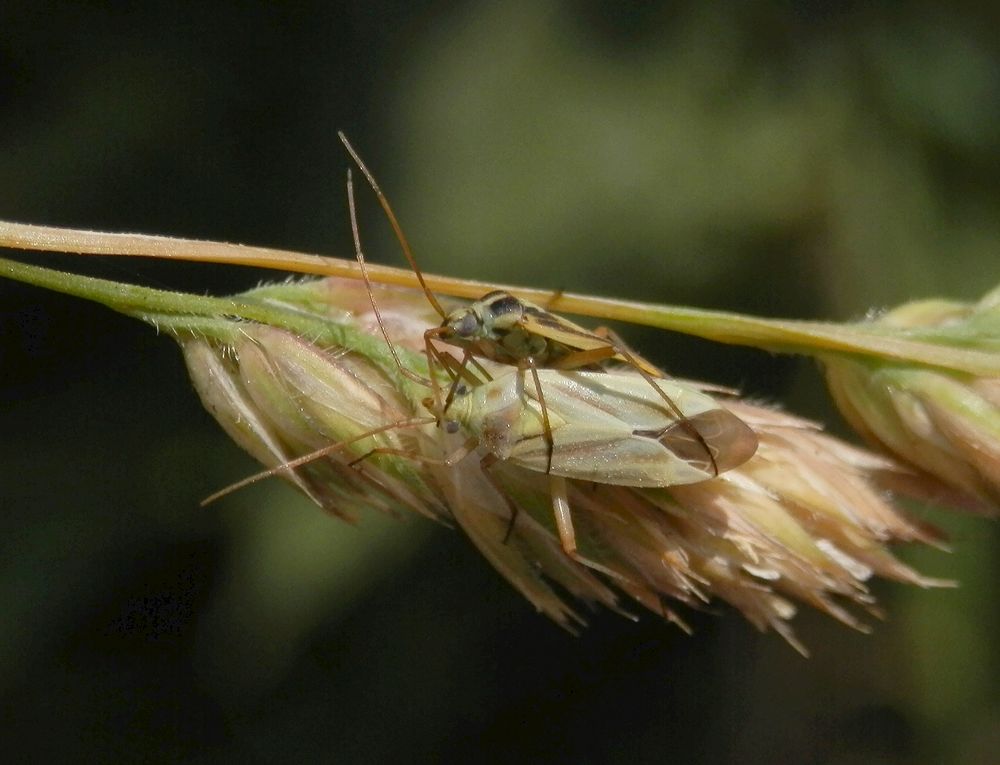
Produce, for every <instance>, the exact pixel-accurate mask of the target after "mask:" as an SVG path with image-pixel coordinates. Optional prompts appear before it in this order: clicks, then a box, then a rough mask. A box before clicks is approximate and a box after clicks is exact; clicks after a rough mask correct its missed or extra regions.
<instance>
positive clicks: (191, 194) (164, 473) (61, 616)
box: [0, 1, 1000, 764]
mask: <svg viewBox="0 0 1000 765" xmlns="http://www.w3.org/2000/svg"><path fill="white" fill-rule="evenodd" d="M983 5H984V6H985V4H983ZM699 8H700V4H694V3H674V4H668V5H658V4H637V5H636V7H635V8H631V9H629V10H624V9H623V6H622V4H620V3H615V2H580V3H568V2H565V3H560V2H527V1H525V2H514V3H500V4H491V3H469V2H449V3H446V2H439V3H405V2H395V3H393V2H369V3H358V4H356V6H350V7H344V6H341V5H339V4H336V3H296V4H294V6H292V5H291V4H290V5H288V6H285V5H282V4H251V3H229V4H212V5H208V4H206V5H203V6H202V5H197V6H192V7H185V6H181V5H179V4H178V5H175V4H163V5H158V4H142V5H141V6H140V5H138V4H137V6H136V7H135V8H128V9H126V8H125V6H124V5H123V6H122V7H121V8H120V9H118V10H109V9H108V8H107V7H105V6H104V4H99V3H65V4H61V3H38V2H30V3H29V2H11V1H8V2H5V3H4V4H3V6H2V10H0V217H2V218H6V219H10V220H17V221H22V222H31V223H40V224H48V225H65V226H77V227H84V228H93V229H104V230H111V231H139V232H145V233H158V234H173V235H178V236H185V237H193V238H206V239H216V240H227V241H238V242H243V243H249V244H265V245H274V246H281V247H286V248H292V249H302V250H307V251H316V252H323V253H329V254H334V255H341V256H344V255H348V256H349V254H350V249H349V248H350V234H349V229H348V228H347V216H346V206H345V199H344V191H343V177H344V171H345V168H346V165H347V159H346V156H345V154H344V152H343V150H342V148H341V147H340V145H339V143H338V142H337V140H336V136H335V132H336V130H337V129H343V130H345V131H346V132H347V133H348V135H350V136H351V137H352V139H353V140H354V142H355V144H356V145H357V146H358V148H359V150H360V151H361V152H362V154H363V156H364V157H365V158H366V159H367V160H368V161H369V163H370V164H371V165H372V167H373V168H374V169H375V171H376V173H377V174H378V176H379V178H380V180H381V182H382V185H383V187H384V188H385V189H386V190H387V191H388V193H389V194H390V197H391V198H392V200H393V202H394V204H395V206H396V208H397V211H398V213H399V215H400V217H401V218H402V220H403V224H404V226H405V227H406V229H407V231H408V233H409V236H410V238H411V241H412V242H413V243H414V246H415V248H416V250H417V254H418V257H419V258H420V259H421V262H422V263H423V264H424V266H425V268H427V270H429V271H437V272H444V273H448V274H452V275H455V276H469V277H474V278H478V279H484V280H498V281H504V282H514V283H524V284H530V285H534V286H546V287H552V288H565V289H572V290H574V291H582V292H594V293H598V294H602V295H608V296H621V297H634V298H642V299H648V300H654V301H657V302H668V303H684V304H695V305H700V306H705V307H716V308H721V309H730V310H740V311H746V312H753V313H757V314H764V315H773V316H793V317H799V318H811V317H816V318H824V319H842V320H843V319H851V318H858V317H860V316H863V315H864V314H865V312H866V311H867V310H869V309H871V308H877V307H881V306H888V305H893V304H896V303H899V302H902V301H905V300H908V299H911V298H915V297H930V296H935V295H941V296H945V297H950V298H957V299H974V298H976V297H977V296H979V295H981V294H982V293H984V292H985V291H986V290H987V289H989V288H990V287H992V286H994V284H995V283H996V281H997V279H998V277H1000V267H998V266H1000V256H998V252H1000V215H998V212H1000V130H998V128H997V126H998V124H1000V57H998V47H1000V37H998V36H997V34H996V29H997V28H998V22H1000V18H998V17H997V16H998V14H997V12H996V11H995V10H994V11H987V10H984V9H981V8H980V4H961V3H959V4H954V5H952V6H951V10H944V9H942V8H937V7H935V4H930V3H927V4H922V3H916V2H909V3H887V4H884V5H880V4H877V3H876V4H869V3H832V2H830V3H823V2H797V3H796V2H792V3H772V4H756V5H755V6H754V9H753V10H749V9H747V10H741V11H727V10H716V11H705V10H699ZM361 199H362V200H363V201H362V205H363V207H364V208H365V209H364V210H363V213H362V214H363V218H364V219H365V226H366V237H367V238H368V240H369V242H370V244H369V246H368V250H369V253H370V255H371V256H372V258H373V259H375V260H380V261H382V262H387V263H393V264H400V263H401V260H402V259H401V256H400V254H399V252H398V250H397V249H396V248H395V246H394V245H393V243H392V240H391V239H390V238H389V237H388V236H387V235H386V231H385V230H384V229H385V227H384V226H383V225H381V224H380V223H379V220H378V213H377V210H376V208H375V204H374V202H373V201H372V199H371V198H370V196H367V195H362V196H361ZM20 257H23V258H25V259H30V260H32V261H37V262H41V263H46V264H50V265H54V266H58V267H63V268H66V269H69V270H74V271H78V272H87V273H97V274H101V275H103V276H107V277H109V278H115V279H120V280H125V281H135V282H142V283H146V284H151V285H154V286H166V287H174V288H179V289H188V290H193V291H197V292H209V293H214V294H223V293H225V292H231V291H236V290H239V289H244V288H247V287H250V286H252V285H254V284H256V283H257V282H258V281H259V280H260V279H261V278H263V277H264V275H263V273H261V272H254V271H249V270H238V269H228V270H226V269H219V268H215V267H211V266H204V265H196V264H179V263H150V262H138V261H129V262H126V261H120V260H114V259H109V260H105V261H98V260H95V259H83V258H74V257H68V256H67V257H60V256H50V255H44V256H43V255H35V254H21V255H20ZM271 278H273V277H271ZM628 338H629V340H630V342H632V343H633V344H634V345H636V346H637V347H639V348H640V349H641V350H642V352H643V353H644V354H645V355H648V356H650V357H651V358H653V359H654V360H657V361H659V362H661V363H663V364H664V365H666V366H667V367H668V368H669V369H670V370H671V371H674V372H676V373H678V374H683V375H688V376H695V377H699V378H706V379H713V380H717V381H719V382H724V383H728V384H738V385H742V386H743V387H744V388H745V389H746V390H748V391H749V392H750V393H752V394H753V395H755V396H758V397H762V398H766V399H769V400H775V401H781V402H782V403H783V404H784V405H786V406H787V407H789V408H790V409H792V410H794V411H796V412H799V413H803V414H806V415H809V416H813V417H818V418H821V419H823V420H825V421H828V422H831V423H832V427H833V428H834V429H837V428H839V427H840V426H839V424H838V420H837V417H836V414H835V413H833V412H832V411H831V410H830V408H829V404H828V403H827V401H826V399H825V397H824V393H823V390H822V386H821V381H820V379H819V375H818V373H817V371H816V370H815V368H814V367H813V366H812V365H811V364H810V363H805V362H800V361H796V360H792V359H781V358H773V357H770V356H767V355H765V354H760V353H756V352H752V351H749V350H742V349H732V348H718V347H713V346H711V345H709V344H706V343H701V342H696V341H692V340H689V339H684V338H679V337H676V336H670V335H665V334H663V333H655V332H645V331H642V330H636V329H634V328H633V329H630V330H628ZM0 435H2V441H0V489H2V491H0V511H2V512H0V614H2V621H0V624H2V625H3V626H2V629H0V700H2V701H0V703H2V710H0V741H2V744H3V751H4V752H5V756H7V757H13V758H14V759H18V760H20V759H27V758H31V759H33V760H35V761H44V760H52V759H55V758H56V757H60V758H72V759H74V760H77V761H84V760H90V761H116V762H131V761H148V762H158V761H185V762H219V761H223V762H224V761H234V760H237V759H238V760H239V761H241V762H330V761H334V762H390V761H391V762H421V761H430V760H433V761H441V762H456V763H458V762H468V761H482V762H492V761H497V762H510V761H514V760H517V759H522V760H527V759H531V760H532V761H541V762H565V761H575V762H581V763H582V762H602V763H605V762H606V763H614V762H623V763H636V762H685V763H715V762H740V763H772V762H787V763H848V762H849V763H852V764H853V763H875V762H879V763H886V762H888V763H940V762H945V763H949V762H952V763H975V762H981V763H990V762H996V761H997V758H998V756H1000V755H997V754H996V752H997V749H998V748H1000V682H998V679H997V678H998V675H1000V673H998V669H1000V667H998V656H1000V653H998V651H997V648H996V646H997V645H998V643H1000V641H998V638H1000V634H998V633H1000V620H998V617H997V614H998V607H997V605H996V600H997V597H996V596H997V587H996V581H997V574H998V573H1000V572H998V570H997V569H998V565H997V556H996V553H995V550H996V547H997V544H996V543H997V538H998V533H997V527H996V525H995V523H993V522H990V521H985V520H978V519H969V518H960V517H957V516H953V515H949V514H948V513H946V512H935V513H931V514H930V517H931V518H933V519H934V521H935V522H938V523H940V524H942V525H944V526H946V527H947V528H949V529H950V530H951V532H952V534H953V540H954V548H955V552H954V554H953V555H951V556H947V555H944V554H941V553H939V552H930V553H929V552H926V551H916V550H902V551H901V554H902V555H903V556H904V557H907V559H908V560H911V561H914V562H915V563H916V564H917V565H918V566H919V567H920V568H921V569H922V570H923V571H925V572H926V573H928V574H930V575H934V576H942V577H956V578H960V579H961V580H962V582H963V586H962V588H961V589H960V590H957V591H931V592H920V591H913V590H910V589H907V588H904V587H903V586H901V585H886V584H882V583H876V584H875V590H876V592H877V594H878V595H879V597H880V599H881V600H882V602H883V603H884V604H885V606H886V609H887V614H888V617H887V620H886V622H885V623H882V624H878V625H877V628H876V630H875V633H874V634H873V635H871V636H862V635H858V634H855V633H851V632H848V631H847V630H846V629H844V628H843V627H841V626H839V625H837V624H834V623H832V622H831V621H829V620H828V619H825V618H822V617H819V616H815V615H813V614H811V613H808V612H804V613H803V614H802V615H801V616H800V617H799V618H797V619H796V626H797V628H798V630H799V631H800V633H801V634H802V637H803V638H804V640H805V641H806V643H807V644H808V645H809V646H810V647H811V648H812V650H813V658H812V659H810V660H804V659H802V658H800V657H799V656H798V655H797V654H795V653H794V652H793V651H792V650H791V649H790V648H788V647H787V646H786V645H785V644H784V643H783V642H782V641H781V640H780V639H779V638H778V637H776V636H774V635H765V636H761V635H758V634H757V633H756V632H755V631H754V630H753V629H752V628H751V627H750V626H749V625H747V624H745V623H744V622H743V621H742V619H741V618H740V617H739V616H738V615H737V614H735V613H734V612H731V611H729V610H728V609H726V608H724V607H721V606H720V607H719V608H718V610H717V612H716V613H713V614H703V615H697V614H696V615H692V617H691V618H692V621H693V623H694V625H695V627H696V633H695V635H694V636H693V637H686V636H684V635H682V634H680V633H679V632H678V631H677V630H675V629H674V628H672V627H669V626H667V625H665V624H662V623H661V622H659V621H658V620H657V619H656V618H653V617H651V616H650V617H644V618H643V619H642V620H641V621H640V622H639V623H637V624H636V623H631V622H628V621H626V620H624V619H622V618H620V617H618V616H615V615H612V614H607V613H595V614H593V615H592V619H591V622H592V623H591V626H590V628H588V629H587V630H586V631H585V632H584V633H583V634H582V635H581V636H580V637H578V638H573V637H570V636H568V635H566V634H564V633H563V632H561V631H560V630H559V629H558V628H556V627H555V626H553V625H552V624H550V623H548V622H547V621H546V620H545V619H544V618H542V617H540V616H538V615H536V614H535V613H534V612H533V611H532V609H531V607H530V606H529V605H528V604H527V603H526V602H524V601H522V600H521V599H520V598H519V596H517V594H516V593H515V592H514V591H513V590H512V589H511V588H510V587H509V586H508V585H507V584H506V583H505V582H504V581H503V580H501V578H500V577H499V576H498V575H497V574H495V573H494V572H493V570H492V569H491V568H490V567H489V565H488V564H487V563H486V562H485V561H483V560H482V559H480V558H479V556H478V555H477V554H476V553H475V551H474V550H473V549H472V547H471V546H470V545H469V544H468V543H467V542H466V541H465V540H464V539H463V538H462V537H461V535H460V534H458V533H456V532H453V531H448V530H446V529H443V528H439V527H435V526H433V525H432V524H430V523H428V522H426V521H422V520H420V519H417V518H413V519H406V521H405V522H398V521H394V520H391V519H385V518H381V517H375V516H374V515H373V516H372V517H370V518H366V519H364V521H363V523H362V524H361V525H360V526H358V527H350V526H347V525H345V524H342V523H339V522H336V521H334V520H331V519H329V518H327V517H326V516H324V515H322V514H321V513H320V512H319V511H317V510H316V509H315V508H313V507H311V506H309V505H308V504H307V503H306V502H305V501H304V500H301V499H299V498H298V496H297V495H295V494H294V493H293V492H292V491H291V490H290V489H287V488H285V487H284V486H283V485H277V484H274V485H271V484H268V485H260V486H257V487H254V488H252V489H250V490H247V491H244V492H242V493H239V494H237V495H234V496H233V497H231V498H229V499H228V500H227V501H226V502H225V503H224V504H221V505H219V506H216V507H212V508H210V509H207V510H203V509H200V508H199V506H198V502H199V500H200V499H201V498H202V497H204V496H206V495H207V494H209V493H211V492H212V491H214V490H215V489H218V488H219V487H220V486H223V485H225V484H227V483H228V482H230V481H233V480H235V479H237V478H239V477H242V476H244V475H246V474H247V473H249V472H252V471H253V469H254V467H253V465H252V464H251V462H250V460H249V459H248V458H245V457H244V456H243V455H242V454H241V453H240V452H239V450H238V449H237V448H236V447H235V446H234V445H232V444H231V443H229V442H228V441H227V439H226V438H225V437H224V436H223V435H222V433H221V431H220V430H219V429H218V428H217V427H216V426H215V425H214V423H213V422H212V421H211V419H210V417H209V416H208V415H207V414H206V413H205V412H204V411H203V410H202V409H201V408H200V405H199V404H198V402H197V400H196V397H195V395H194V393H193V391H192V390H191V389H190V385H189V384H188V382H187V379H186V376H185V372H184V369H183V365H182V362H181V358H180V354H179V353H178V352H177V349H176V348H175V347H174V346H173V344H172V343H171V342H170V341H169V340H168V339H166V338H163V337H157V336H156V335H155V333H154V332H152V331H151V330H150V329H149V328H147V327H145V326H142V325H140V324H138V323H137V322H134V321H131V320H128V319H125V318H123V317H120V316H118V315H116V314H113V313H111V312H109V311H107V310H105V309H101V308H99V307H95V306H91V305H88V304H85V303H83V302H81V301H78V300H73V299H70V298H64V297H60V296H56V295H50V294H46V293H44V292H42V291H40V290H37V289H33V288H28V287H22V286H20V285H16V284H7V283H4V284H0ZM918 512H924V511H922V510H920V509H918Z"/></svg>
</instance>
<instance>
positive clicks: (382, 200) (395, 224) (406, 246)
mask: <svg viewBox="0 0 1000 765" xmlns="http://www.w3.org/2000/svg"><path fill="white" fill-rule="evenodd" d="M337 137H338V138H340V142H341V143H342V144H344V148H345V149H347V153H348V154H350V155H351V159H353V160H354V163H355V164H356V165H357V166H358V169H359V170H360V171H361V172H362V173H363V174H364V176H365V178H366V179H367V180H368V185H369V186H371V187H372V191H374V192H375V196H377V197H378V201H379V204H380V205H382V210H384V211H385V216H386V217H387V218H388V219H389V224H390V225H391V226H392V230H393V231H394V232H395V233H396V239H397V240H398V241H399V246H400V247H402V249H403V255H405V256H406V259H407V261H409V263H410V268H412V269H413V273H415V274H416V275H417V281H419V282H420V286H421V287H422V288H423V290H424V294H425V295H427V300H428V301H429V302H430V304H431V305H432V306H433V307H434V310H435V311H437V312H438V315H439V316H440V317H441V318H442V319H446V318H448V314H446V313H445V312H444V309H443V308H442V307H441V304H440V303H439V302H438V299H437V298H436V297H434V293H433V292H431V291H430V288H429V287H428V286H427V283H426V282H425V281H424V275H423V274H422V273H421V272H420V267H419V266H418V265H417V260H416V258H414V257H413V250H411V249H410V243H409V242H407V241H406V235H405V234H403V228H402V226H400V225H399V221H398V220H396V214H395V213H394V212H393V211H392V207H391V206H390V205H389V200H388V199H386V197H385V194H383V193H382V189H380V188H379V185H378V182H377V181H376V180H375V176H374V175H372V174H371V171H370V170H369V169H368V168H367V167H366V166H365V163H364V162H362V161H361V157H359V156H358V153H357V152H356V151H355V150H354V147H353V146H351V142H350V141H348V140H347V136H346V135H344V131H342V130H338V131H337Z"/></svg>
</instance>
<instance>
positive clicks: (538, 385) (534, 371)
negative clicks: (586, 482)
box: [519, 356, 556, 474]
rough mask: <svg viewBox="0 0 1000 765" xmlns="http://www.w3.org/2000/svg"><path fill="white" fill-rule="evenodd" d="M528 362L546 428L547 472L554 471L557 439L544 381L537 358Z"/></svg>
mask: <svg viewBox="0 0 1000 765" xmlns="http://www.w3.org/2000/svg"><path fill="white" fill-rule="evenodd" d="M524 363H525V364H527V366H528V369H530V370H531V377H532V379H533V380H534V381H535V392H536V393H537V394H538V405H539V406H540V407H541V409H542V428H543V429H544V433H543V435H544V438H545V447H546V449H547V450H548V456H547V458H546V464H545V472H546V473H549V474H551V473H552V456H553V454H554V453H555V448H556V444H555V439H554V438H553V437H552V426H551V425H550V424H549V409H548V407H547V406H546V405H545V394H544V393H542V381H541V380H540V379H538V367H537V366H535V360H534V359H533V358H531V357H530V356H529V357H528V358H527V359H525V360H524ZM519 373H520V374H524V370H523V369H522V370H520V372H519Z"/></svg>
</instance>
